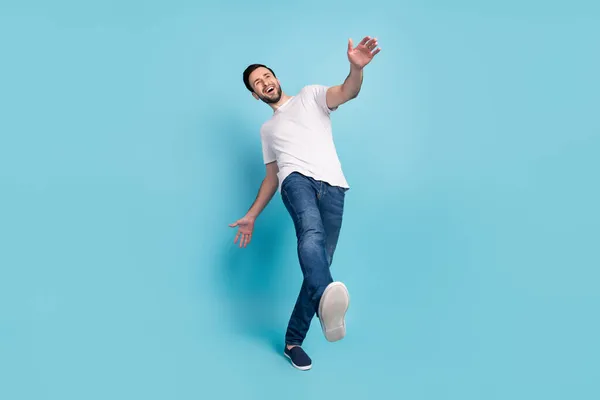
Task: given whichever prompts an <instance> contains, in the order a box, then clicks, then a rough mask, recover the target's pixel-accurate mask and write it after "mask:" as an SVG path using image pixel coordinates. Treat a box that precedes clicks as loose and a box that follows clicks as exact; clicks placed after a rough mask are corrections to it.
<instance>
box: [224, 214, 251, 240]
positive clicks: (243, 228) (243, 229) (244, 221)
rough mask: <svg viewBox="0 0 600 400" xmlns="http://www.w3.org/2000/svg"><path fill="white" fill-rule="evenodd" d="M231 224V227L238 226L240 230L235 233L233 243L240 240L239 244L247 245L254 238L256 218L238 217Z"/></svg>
mask: <svg viewBox="0 0 600 400" xmlns="http://www.w3.org/2000/svg"><path fill="white" fill-rule="evenodd" d="M229 226H230V227H231V228H235V227H238V231H237V234H236V235H235V239H234V240H233V243H237V242H238V240H239V241H240V243H239V246H240V247H246V246H247V245H248V244H249V243H250V240H251V239H252V231H253V230H254V218H252V217H249V216H245V217H243V218H240V219H238V220H237V221H235V222H234V223H233V224H229Z"/></svg>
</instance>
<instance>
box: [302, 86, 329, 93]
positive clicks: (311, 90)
mask: <svg viewBox="0 0 600 400" xmlns="http://www.w3.org/2000/svg"><path fill="white" fill-rule="evenodd" d="M327 89H329V87H328V86H326V85H320V84H311V85H306V86H304V87H303V88H302V89H300V93H302V94H309V95H318V94H320V93H324V92H327Z"/></svg>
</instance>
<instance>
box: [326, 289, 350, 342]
mask: <svg viewBox="0 0 600 400" xmlns="http://www.w3.org/2000/svg"><path fill="white" fill-rule="evenodd" d="M349 306H350V295H349V293H348V289H347V288H346V285H344V284H343V283H342V282H332V283H330V284H329V285H328V286H327V287H326V288H325V291H324V292H323V296H321V301H320V302H319V321H320V322H321V329H322V330H323V334H324V335H325V339H327V340H328V341H329V342H337V341H338V340H341V339H343V338H344V337H345V336H346V321H345V317H346V312H347V311H348V307H349Z"/></svg>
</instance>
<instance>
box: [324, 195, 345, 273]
mask: <svg viewBox="0 0 600 400" xmlns="http://www.w3.org/2000/svg"><path fill="white" fill-rule="evenodd" d="M345 196H346V189H343V188H340V187H336V186H330V185H327V184H326V183H322V189H321V194H320V199H319V210H320V212H321V218H322V220H323V226H324V228H325V235H326V248H327V260H328V263H329V265H330V266H331V263H332V261H333V254H334V253H335V249H336V247H337V242H338V238H339V236H340V230H341V228H342V219H343V215H344V201H345Z"/></svg>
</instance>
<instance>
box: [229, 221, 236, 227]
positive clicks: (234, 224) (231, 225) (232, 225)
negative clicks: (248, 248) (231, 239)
mask: <svg viewBox="0 0 600 400" xmlns="http://www.w3.org/2000/svg"><path fill="white" fill-rule="evenodd" d="M229 226H230V227H232V228H234V227H236V226H238V223H237V221H236V222H234V223H233V224H229Z"/></svg>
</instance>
